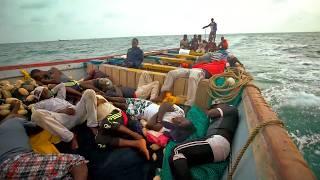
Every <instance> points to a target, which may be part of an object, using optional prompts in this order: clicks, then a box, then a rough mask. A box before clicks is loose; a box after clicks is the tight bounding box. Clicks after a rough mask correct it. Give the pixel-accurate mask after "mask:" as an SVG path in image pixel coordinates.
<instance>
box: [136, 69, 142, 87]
mask: <svg viewBox="0 0 320 180" xmlns="http://www.w3.org/2000/svg"><path fill="white" fill-rule="evenodd" d="M140 76H141V71H137V72H136V81H135V87H134V88H137V87H138V83H139V79H140Z"/></svg>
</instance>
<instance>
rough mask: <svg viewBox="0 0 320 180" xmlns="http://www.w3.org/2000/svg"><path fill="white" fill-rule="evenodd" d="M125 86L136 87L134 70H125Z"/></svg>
mask: <svg viewBox="0 0 320 180" xmlns="http://www.w3.org/2000/svg"><path fill="white" fill-rule="evenodd" d="M127 86H128V87H130V88H136V72H135V71H130V70H128V72H127Z"/></svg>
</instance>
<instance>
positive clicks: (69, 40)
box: [58, 39, 70, 41]
mask: <svg viewBox="0 0 320 180" xmlns="http://www.w3.org/2000/svg"><path fill="white" fill-rule="evenodd" d="M58 41H70V40H66V39H59V40H58Z"/></svg>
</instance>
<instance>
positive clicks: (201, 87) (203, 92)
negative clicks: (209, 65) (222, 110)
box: [194, 79, 211, 109]
mask: <svg viewBox="0 0 320 180" xmlns="http://www.w3.org/2000/svg"><path fill="white" fill-rule="evenodd" d="M208 90H209V80H208V79H204V80H201V81H200V82H199V84H198V88H197V93H196V99H195V102H194V103H195V104H196V105H197V106H199V107H201V108H202V109H207V108H208V107H209V103H210V102H209V100H210V99H211V98H210V96H209V94H208Z"/></svg>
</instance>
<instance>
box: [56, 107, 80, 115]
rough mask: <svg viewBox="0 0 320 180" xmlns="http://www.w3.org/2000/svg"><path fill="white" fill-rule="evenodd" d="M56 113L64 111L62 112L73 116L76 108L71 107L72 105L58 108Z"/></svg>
mask: <svg viewBox="0 0 320 180" xmlns="http://www.w3.org/2000/svg"><path fill="white" fill-rule="evenodd" d="M58 113H64V114H67V115H70V116H73V115H75V113H76V110H75V109H73V108H72V107H67V108H65V109H62V110H59V111H58Z"/></svg>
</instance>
